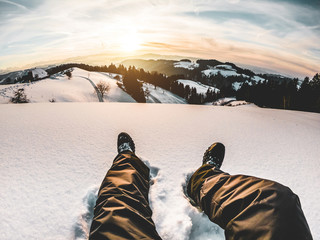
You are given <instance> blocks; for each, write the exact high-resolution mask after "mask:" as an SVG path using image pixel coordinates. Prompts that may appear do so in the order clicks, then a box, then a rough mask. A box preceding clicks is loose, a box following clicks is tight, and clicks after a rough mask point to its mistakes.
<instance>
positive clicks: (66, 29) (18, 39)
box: [0, 0, 320, 77]
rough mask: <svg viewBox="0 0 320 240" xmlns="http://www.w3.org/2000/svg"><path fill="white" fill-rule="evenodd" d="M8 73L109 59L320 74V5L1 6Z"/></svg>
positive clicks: (193, 1) (121, 0)
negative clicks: (188, 60) (151, 58)
mask: <svg viewBox="0 0 320 240" xmlns="http://www.w3.org/2000/svg"><path fill="white" fill-rule="evenodd" d="M0 36H1V38H0V69H1V70H4V69H7V68H14V67H21V66H23V65H28V64H32V63H37V64H39V63H41V62H44V61H54V60H61V59H65V58H69V57H77V56H85V55H94V54H101V53H105V54H106V55H108V56H112V55H114V56H125V55H134V54H137V55H138V54H139V55H140V54H144V53H157V54H166V55H180V56H189V57H197V58H206V59H209V58H210V59H211V58H213V59H217V60H220V61H223V62H225V61H230V62H234V63H237V64H241V65H253V66H257V67H261V68H266V69H272V70H275V71H277V72H279V73H283V74H287V75H291V76H298V77H303V76H310V77H312V76H313V75H314V74H315V73H316V72H319V71H320V1H319V0H309V1H308V0H292V1H290V0H274V1H266V0H258V1H257V0H254V1H253V0H246V1H244V0H225V1H222V0H221V1H219V0H217V1H215V0H149V1H147V0H112V1H110V0H91V1H88V0H63V1H62V0H19V1H18V0H15V1H13V0H12V1H11V0H0Z"/></svg>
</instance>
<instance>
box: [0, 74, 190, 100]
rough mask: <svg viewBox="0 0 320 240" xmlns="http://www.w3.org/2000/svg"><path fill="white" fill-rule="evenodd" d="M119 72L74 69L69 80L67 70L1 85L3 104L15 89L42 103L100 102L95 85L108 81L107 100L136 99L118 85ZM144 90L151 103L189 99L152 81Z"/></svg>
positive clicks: (0, 97) (144, 86) (144, 85)
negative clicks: (22, 89)
mask: <svg viewBox="0 0 320 240" xmlns="http://www.w3.org/2000/svg"><path fill="white" fill-rule="evenodd" d="M117 75H118V74H112V73H103V72H89V71H86V70H83V69H80V68H74V69H72V77H71V78H70V79H69V78H68V77H67V76H66V75H65V74H64V73H59V74H55V75H54V76H51V77H50V78H46V79H43V80H41V81H35V82H32V83H20V84H11V85H0V103H9V101H10V99H11V97H13V95H14V91H15V90H17V89H19V88H24V89H25V93H26V95H27V98H28V99H29V101H30V102H31V103H39V102H49V101H54V102H98V101H99V98H98V96H97V93H96V91H95V88H94V86H96V85H97V84H98V83H99V82H101V81H102V82H105V83H107V84H108V85H109V86H110V90H109V92H108V93H107V94H106V95H105V96H104V98H103V101H105V102H136V101H135V100H134V99H133V98H132V97H131V96H130V95H129V94H127V93H126V92H125V91H123V90H122V89H121V88H120V87H119V86H118V85H117V80H116V79H115V77H116V76H117ZM143 88H144V90H146V89H148V91H149V93H150V94H149V97H148V99H147V102H148V103H181V104H185V103H186V100H185V99H183V98H181V97H179V96H177V95H175V94H173V93H171V92H170V91H167V90H165V89H162V88H159V87H157V88H155V87H154V86H153V85H152V84H149V83H143Z"/></svg>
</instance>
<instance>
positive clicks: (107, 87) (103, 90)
mask: <svg viewBox="0 0 320 240" xmlns="http://www.w3.org/2000/svg"><path fill="white" fill-rule="evenodd" d="M97 88H98V90H99V92H100V93H101V96H102V97H103V96H104V95H105V94H106V93H108V92H109V90H110V85H109V84H108V83H106V82H103V81H100V82H99V83H98V84H97Z"/></svg>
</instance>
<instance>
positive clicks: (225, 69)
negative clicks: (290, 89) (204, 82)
mask: <svg viewBox="0 0 320 240" xmlns="http://www.w3.org/2000/svg"><path fill="white" fill-rule="evenodd" d="M219 72H220V74H221V75H222V76H224V77H230V76H237V77H238V76H242V77H244V78H247V79H248V80H252V81H255V82H259V81H264V80H265V79H264V78H261V77H259V76H257V75H255V76H253V77H250V76H248V75H246V74H239V73H237V70H236V69H234V68H233V67H232V66H231V65H228V64H221V65H216V66H214V67H210V68H209V69H206V70H203V71H202V74H203V75H204V76H206V77H210V76H212V75H218V73H219Z"/></svg>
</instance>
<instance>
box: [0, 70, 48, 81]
mask: <svg viewBox="0 0 320 240" xmlns="http://www.w3.org/2000/svg"><path fill="white" fill-rule="evenodd" d="M30 71H31V72H32V76H33V78H34V79H36V77H37V78H38V79H41V78H45V77H47V76H48V73H47V72H46V71H45V70H44V69H42V68H32V69H26V70H23V71H16V72H11V73H9V74H6V75H5V76H6V77H4V78H3V79H1V80H0V83H1V82H3V81H4V80H6V79H7V78H10V79H11V82H13V80H15V79H17V78H21V77H23V76H25V75H27V74H28V73H29V72H30Z"/></svg>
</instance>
